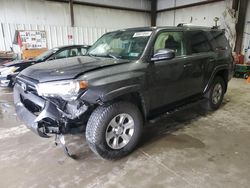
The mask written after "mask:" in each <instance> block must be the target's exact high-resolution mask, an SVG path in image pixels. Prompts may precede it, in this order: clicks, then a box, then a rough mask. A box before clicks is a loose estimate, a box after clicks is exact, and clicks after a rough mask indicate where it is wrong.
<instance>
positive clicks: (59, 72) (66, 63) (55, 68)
mask: <svg viewBox="0 0 250 188" xmlns="http://www.w3.org/2000/svg"><path fill="white" fill-rule="evenodd" d="M128 62H130V61H128V60H116V59H110V58H99V57H90V56H82V57H80V56H79V57H72V58H67V59H61V60H54V61H49V62H44V63H39V64H36V65H33V66H30V67H28V68H26V69H24V70H23V71H22V72H21V73H20V76H22V75H23V76H26V77H29V78H31V79H34V80H37V81H38V82H48V81H55V80H67V79H74V78H76V77H77V76H79V75H81V74H83V73H85V72H88V71H91V70H95V69H99V68H101V67H107V66H114V65H117V64H122V63H128Z"/></svg>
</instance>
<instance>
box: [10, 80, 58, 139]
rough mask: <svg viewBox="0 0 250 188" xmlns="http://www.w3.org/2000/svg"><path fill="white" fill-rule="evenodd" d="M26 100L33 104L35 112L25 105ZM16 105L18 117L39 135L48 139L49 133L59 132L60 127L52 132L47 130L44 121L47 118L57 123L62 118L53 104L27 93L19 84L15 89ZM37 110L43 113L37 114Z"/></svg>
mask: <svg viewBox="0 0 250 188" xmlns="http://www.w3.org/2000/svg"><path fill="white" fill-rule="evenodd" d="M26 100H27V101H29V102H30V103H31V102H32V105H33V107H32V109H33V112H32V110H30V109H28V108H27V106H26V105H25V103H24V101H26ZM14 103H15V108H16V113H17V116H18V117H19V118H20V119H21V120H22V121H23V122H24V123H25V125H26V126H27V127H28V128H29V129H31V130H32V131H33V132H34V133H36V134H37V135H39V136H41V137H48V135H47V133H49V132H51V133H56V132H57V131H59V127H54V129H53V130H50V131H48V130H46V127H44V122H43V120H44V119H45V118H50V119H51V120H53V121H56V120H57V119H58V117H60V114H59V112H58V110H57V109H56V107H55V105H53V104H52V103H50V102H47V101H45V100H44V99H42V98H40V97H38V96H36V95H34V94H32V93H25V92H24V91H23V89H22V88H21V86H19V85H18V84H16V85H15V87H14ZM35 108H37V110H38V109H41V112H39V114H36V113H35V110H36V109H35Z"/></svg>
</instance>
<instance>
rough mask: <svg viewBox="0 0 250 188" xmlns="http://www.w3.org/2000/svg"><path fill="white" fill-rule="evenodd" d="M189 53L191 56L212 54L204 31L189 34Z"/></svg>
mask: <svg viewBox="0 0 250 188" xmlns="http://www.w3.org/2000/svg"><path fill="white" fill-rule="evenodd" d="M188 43H189V51H190V53H191V54H195V53H202V52H210V51H212V48H211V45H210V43H209V42H208V39H207V36H206V35H205V33H204V32H203V31H190V32H188Z"/></svg>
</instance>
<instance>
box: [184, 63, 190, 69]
mask: <svg viewBox="0 0 250 188" xmlns="http://www.w3.org/2000/svg"><path fill="white" fill-rule="evenodd" d="M187 67H192V63H188V64H184V68H187Z"/></svg>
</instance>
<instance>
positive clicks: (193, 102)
mask: <svg viewBox="0 0 250 188" xmlns="http://www.w3.org/2000/svg"><path fill="white" fill-rule="evenodd" d="M206 100H207V99H206V98H202V99H199V100H196V101H192V102H190V103H187V104H184V105H182V106H179V107H177V108H174V109H171V110H169V111H167V112H165V113H163V114H161V115H159V116H157V117H156V118H153V119H150V120H149V122H150V123H156V122H157V121H159V120H161V119H164V118H167V117H169V116H171V115H173V114H175V113H176V112H179V111H182V110H185V109H187V108H190V107H192V106H195V105H198V104H200V103H202V102H204V101H206Z"/></svg>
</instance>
